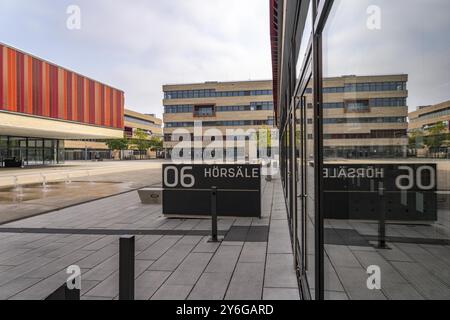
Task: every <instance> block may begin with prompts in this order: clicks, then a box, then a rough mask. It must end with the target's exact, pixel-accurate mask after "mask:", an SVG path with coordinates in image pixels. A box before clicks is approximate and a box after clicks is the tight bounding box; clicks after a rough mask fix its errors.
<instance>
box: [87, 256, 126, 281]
mask: <svg viewBox="0 0 450 320" xmlns="http://www.w3.org/2000/svg"><path fill="white" fill-rule="evenodd" d="M118 269H119V255H118V254H117V255H114V256H112V257H111V258H108V259H107V260H105V261H103V262H102V263H100V264H99V265H97V266H96V267H95V268H93V269H91V270H90V271H88V272H87V273H86V274H84V275H83V279H86V280H94V281H103V280H105V279H106V278H108V277H109V276H110V275H111V274H113V273H114V272H115V271H116V270H118Z"/></svg>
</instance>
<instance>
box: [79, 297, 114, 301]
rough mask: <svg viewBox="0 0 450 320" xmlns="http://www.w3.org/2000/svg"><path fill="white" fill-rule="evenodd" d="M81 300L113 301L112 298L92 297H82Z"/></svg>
mask: <svg viewBox="0 0 450 320" xmlns="http://www.w3.org/2000/svg"><path fill="white" fill-rule="evenodd" d="M81 300H93V301H101V300H105V301H107V300H112V299H111V298H107V297H90V296H82V297H81Z"/></svg>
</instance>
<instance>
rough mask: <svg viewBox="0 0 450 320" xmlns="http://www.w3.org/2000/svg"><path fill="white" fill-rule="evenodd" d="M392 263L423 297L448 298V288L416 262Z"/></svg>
mask: <svg viewBox="0 0 450 320" xmlns="http://www.w3.org/2000/svg"><path fill="white" fill-rule="evenodd" d="M392 264H393V265H394V267H395V268H396V269H397V270H398V271H400V273H401V274H402V275H403V277H405V278H406V279H407V280H408V282H409V283H411V284H412V285H413V286H414V287H415V288H417V290H418V291H419V293H420V294H421V295H422V296H424V297H425V298H427V299H438V300H441V299H445V300H448V299H450V288H449V287H448V286H446V285H445V284H444V283H443V282H441V281H440V280H439V279H438V278H436V277H435V276H433V275H431V274H430V273H429V271H428V270H427V269H425V268H424V267H422V266H421V265H419V264H418V263H414V262H392Z"/></svg>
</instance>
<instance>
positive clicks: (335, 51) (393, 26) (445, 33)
mask: <svg viewBox="0 0 450 320" xmlns="http://www.w3.org/2000/svg"><path fill="white" fill-rule="evenodd" d="M373 5H376V6H378V8H379V13H380V15H379V17H380V25H379V26H380V29H369V28H368V27H367V21H368V18H370V17H371V15H369V14H368V13H367V9H368V8H369V6H373ZM449 13H450V1H449V0H336V1H335V6H334V7H333V10H332V12H331V14H330V18H329V20H328V22H327V26H326V28H325V30H324V75H325V76H340V75H383V74H398V73H403V74H408V76H409V79H408V90H409V98H408V105H409V108H410V110H411V111H413V110H416V108H417V107H418V106H422V105H432V104H436V103H440V102H444V101H447V100H450V19H449Z"/></svg>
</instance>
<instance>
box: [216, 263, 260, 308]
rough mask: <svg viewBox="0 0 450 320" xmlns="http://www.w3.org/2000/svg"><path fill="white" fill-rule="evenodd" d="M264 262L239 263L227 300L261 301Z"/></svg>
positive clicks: (226, 296)
mask: <svg viewBox="0 0 450 320" xmlns="http://www.w3.org/2000/svg"><path fill="white" fill-rule="evenodd" d="M263 282H264V262H260V263H238V264H237V266H236V269H235V271H234V273H233V276H232V278H231V281H230V285H229V287H228V290H227V293H226V295H225V299H226V300H261V299H262V289H263Z"/></svg>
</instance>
